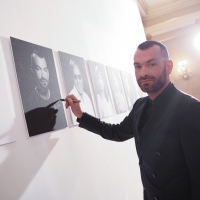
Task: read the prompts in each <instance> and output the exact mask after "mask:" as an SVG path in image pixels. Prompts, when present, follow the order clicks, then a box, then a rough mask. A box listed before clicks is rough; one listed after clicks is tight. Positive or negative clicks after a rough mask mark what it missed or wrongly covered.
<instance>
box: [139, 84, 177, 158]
mask: <svg viewBox="0 0 200 200" xmlns="http://www.w3.org/2000/svg"><path fill="white" fill-rule="evenodd" d="M174 89H175V88H174ZM174 89H173V92H172V93H171V95H170V96H171V97H170V98H165V99H163V100H162V102H160V103H159V104H158V105H157V106H156V108H155V110H154V112H153V114H152V115H151V117H150V118H149V120H148V121H147V123H146V124H145V126H144V127H143V129H142V130H141V131H139V130H138V126H139V123H140V121H141V117H142V113H143V112H144V108H145V104H144V105H143V107H142V110H141V114H140V116H139V120H138V123H137V131H136V139H137V140H139V143H138V146H137V152H138V156H139V159H141V158H142V155H143V153H144V151H145V149H146V147H147V146H148V144H149V142H150V141H151V139H152V137H153V136H155V133H156V131H157V130H158V129H159V127H160V126H161V125H162V124H163V123H164V121H165V119H166V118H167V116H168V115H169V113H170V112H171V111H172V110H173V109H174V108H175V107H176V104H177V102H178V99H179V95H178V94H177V93H176V89H175V90H174ZM145 103H146V102H145Z"/></svg>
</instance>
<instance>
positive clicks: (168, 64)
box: [166, 60, 173, 74]
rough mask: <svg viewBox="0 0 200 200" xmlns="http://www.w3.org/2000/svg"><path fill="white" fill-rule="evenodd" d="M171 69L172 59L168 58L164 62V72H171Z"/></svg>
mask: <svg viewBox="0 0 200 200" xmlns="http://www.w3.org/2000/svg"><path fill="white" fill-rule="evenodd" d="M172 69H173V62H172V60H168V61H167V62H166V73H167V74H171V72H172Z"/></svg>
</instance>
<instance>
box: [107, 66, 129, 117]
mask: <svg viewBox="0 0 200 200" xmlns="http://www.w3.org/2000/svg"><path fill="white" fill-rule="evenodd" d="M106 68H107V72H108V78H109V82H110V87H111V91H112V95H113V100H114V104H115V110H116V112H117V114H120V113H123V112H126V111H128V109H127V103H126V98H125V94H124V90H123V86H122V80H121V77H120V72H119V70H118V69H116V68H113V67H109V66H107V67H106Z"/></svg>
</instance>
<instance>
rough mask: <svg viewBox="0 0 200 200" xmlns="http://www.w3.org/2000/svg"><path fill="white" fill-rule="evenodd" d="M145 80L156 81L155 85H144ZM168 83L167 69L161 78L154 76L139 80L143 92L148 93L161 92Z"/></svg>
mask: <svg viewBox="0 0 200 200" xmlns="http://www.w3.org/2000/svg"><path fill="white" fill-rule="evenodd" d="M143 80H151V81H154V83H153V84H149V83H147V84H142V83H141V81H143ZM166 81H167V76H166V67H165V68H164V70H163V73H162V74H161V75H160V76H159V77H157V78H156V77H154V76H148V75H147V76H145V77H141V78H139V79H138V80H137V82H138V85H139V87H140V88H141V90H142V91H143V92H146V93H153V92H157V91H159V90H160V89H161V88H162V87H163V86H164V85H165V83H166Z"/></svg>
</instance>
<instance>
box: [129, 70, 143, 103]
mask: <svg viewBox="0 0 200 200" xmlns="http://www.w3.org/2000/svg"><path fill="white" fill-rule="evenodd" d="M130 77H131V82H132V85H133V92H134V94H135V97H136V99H138V98H140V97H144V96H146V93H144V92H142V90H141V89H140V87H139V86H138V83H137V81H136V77H135V75H134V74H130Z"/></svg>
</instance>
